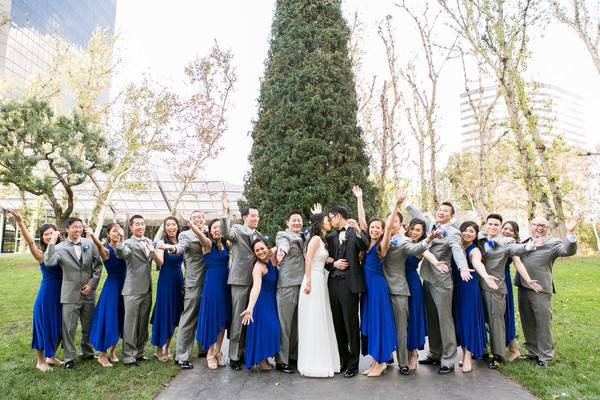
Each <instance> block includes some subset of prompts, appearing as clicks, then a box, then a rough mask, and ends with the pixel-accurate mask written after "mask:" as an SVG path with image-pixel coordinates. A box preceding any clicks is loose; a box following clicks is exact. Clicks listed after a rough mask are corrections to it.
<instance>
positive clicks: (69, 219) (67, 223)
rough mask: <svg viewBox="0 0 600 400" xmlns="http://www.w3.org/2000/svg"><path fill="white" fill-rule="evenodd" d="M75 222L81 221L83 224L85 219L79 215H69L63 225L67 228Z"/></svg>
mask: <svg viewBox="0 0 600 400" xmlns="http://www.w3.org/2000/svg"><path fill="white" fill-rule="evenodd" d="M74 222H81V223H82V224H83V220H82V219H81V218H79V217H69V218H67V219H65V221H64V222H63V226H64V227H65V229H66V228H68V227H70V226H71V225H73V223H74Z"/></svg>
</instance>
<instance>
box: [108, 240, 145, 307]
mask: <svg viewBox="0 0 600 400" xmlns="http://www.w3.org/2000/svg"><path fill="white" fill-rule="evenodd" d="M143 246H145V245H144V244H143V243H141V242H140V241H138V240H137V239H135V238H129V239H127V240H126V241H125V242H123V243H121V244H119V245H117V248H116V249H115V254H116V255H117V258H120V259H122V260H125V265H126V266H127V274H126V275H125V283H124V284H123V291H122V292H121V294H122V295H124V296H131V295H139V294H145V293H148V292H149V291H152V254H150V253H149V254H148V255H146V251H145V250H144V247H143Z"/></svg>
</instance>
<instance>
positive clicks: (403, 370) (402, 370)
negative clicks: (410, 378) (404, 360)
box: [399, 366, 410, 375]
mask: <svg viewBox="0 0 600 400" xmlns="http://www.w3.org/2000/svg"><path fill="white" fill-rule="evenodd" d="M399 372H400V374H402V375H410V369H408V366H403V367H400V371H399Z"/></svg>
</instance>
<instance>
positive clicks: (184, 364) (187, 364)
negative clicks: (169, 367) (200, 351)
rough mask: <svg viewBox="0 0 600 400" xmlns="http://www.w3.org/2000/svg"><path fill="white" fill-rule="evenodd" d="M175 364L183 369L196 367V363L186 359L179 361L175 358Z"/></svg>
mask: <svg viewBox="0 0 600 400" xmlns="http://www.w3.org/2000/svg"><path fill="white" fill-rule="evenodd" d="M175 364H177V365H178V366H179V368H181V369H194V365H193V364H192V363H191V362H189V361H188V360H185V361H177V360H175Z"/></svg>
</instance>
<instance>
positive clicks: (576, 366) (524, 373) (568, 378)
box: [501, 257, 600, 400]
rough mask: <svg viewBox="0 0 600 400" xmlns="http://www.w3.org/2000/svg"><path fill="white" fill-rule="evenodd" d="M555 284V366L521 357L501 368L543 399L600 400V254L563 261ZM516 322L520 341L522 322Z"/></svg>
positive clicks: (556, 273)
mask: <svg viewBox="0 0 600 400" xmlns="http://www.w3.org/2000/svg"><path fill="white" fill-rule="evenodd" d="M554 282H555V285H556V291H557V293H556V294H555V295H554V297H553V301H552V307H553V312H554V313H553V319H554V323H553V329H552V332H553V337H554V348H555V358H554V361H553V362H552V365H551V367H550V368H548V369H541V368H537V367H536V366H535V364H534V363H533V362H526V361H517V362H514V363H511V364H506V365H504V366H502V367H501V371H502V373H504V374H506V375H507V376H509V377H511V378H512V379H514V380H516V381H517V382H519V383H520V384H521V385H523V386H525V387H526V388H527V389H529V390H530V391H531V392H532V393H533V394H535V395H536V396H539V397H541V398H543V399H548V400H554V399H586V400H587V399H600V368H599V366H600V258H599V257H586V258H570V259H564V260H559V261H558V262H557V263H556V264H555V266H554ZM516 301H517V300H516V291H515V303H516ZM517 326H518V338H517V340H518V341H519V342H522V341H523V334H522V332H521V327H520V323H519V322H517ZM521 352H522V354H525V350H524V349H521Z"/></svg>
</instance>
